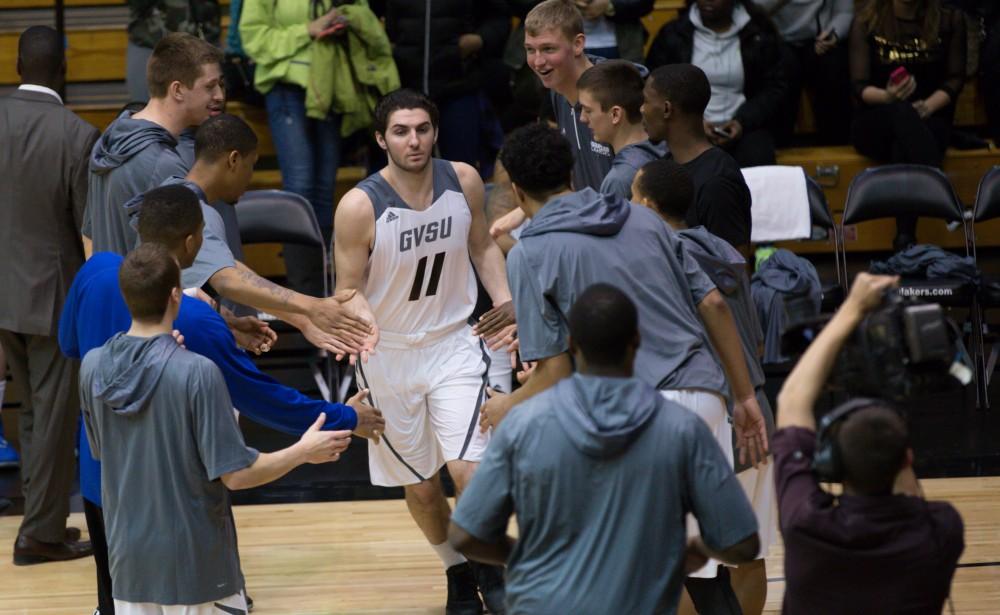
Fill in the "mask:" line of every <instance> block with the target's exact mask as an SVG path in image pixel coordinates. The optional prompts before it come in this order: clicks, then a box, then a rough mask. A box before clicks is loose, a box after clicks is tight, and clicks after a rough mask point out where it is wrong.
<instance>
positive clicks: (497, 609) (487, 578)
mask: <svg viewBox="0 0 1000 615" xmlns="http://www.w3.org/2000/svg"><path fill="white" fill-rule="evenodd" d="M470 563H471V564H472V571H473V573H474V574H475V575H476V583H477V584H478V585H479V593H480V594H482V596H483V602H485V603H486V609H487V610H488V611H489V612H490V613H491V615H505V614H506V612H507V607H506V606H505V604H504V602H505V597H506V591H505V590H504V586H505V584H504V579H503V567H502V566H489V565H487V564H478V563H475V562H470Z"/></svg>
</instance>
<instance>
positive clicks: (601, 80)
mask: <svg viewBox="0 0 1000 615" xmlns="http://www.w3.org/2000/svg"><path fill="white" fill-rule="evenodd" d="M642 88H643V80H642V75H640V74H639V69H637V68H636V67H635V64H632V63H631V62H629V61H628V60H607V61H605V62H600V63H598V64H595V65H593V66H591V67H590V68H588V69H587V70H585V71H584V72H583V74H582V75H580V79H578V80H577V82H576V89H577V90H584V91H586V92H589V93H590V95H591V96H593V97H594V98H595V99H596V100H597V103H598V104H599V105H601V111H607V110H608V109H610V108H611V107H615V106H618V107H621V108H622V109H624V110H625V118H626V120H627V121H628V123H629V124H638V123H639V122H641V121H642V113H641V112H640V110H639V108H640V107H642Z"/></svg>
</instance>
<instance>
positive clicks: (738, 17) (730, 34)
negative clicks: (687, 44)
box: [688, 2, 750, 39]
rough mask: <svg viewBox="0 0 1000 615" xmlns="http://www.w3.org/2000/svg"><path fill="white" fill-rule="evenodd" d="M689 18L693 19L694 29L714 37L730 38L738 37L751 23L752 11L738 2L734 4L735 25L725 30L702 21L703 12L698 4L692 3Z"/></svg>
mask: <svg viewBox="0 0 1000 615" xmlns="http://www.w3.org/2000/svg"><path fill="white" fill-rule="evenodd" d="M688 19H690V20H691V25H693V26H694V29H695V30H697V31H698V32H700V33H702V34H706V35H708V36H710V37H713V38H718V39H729V38H736V37H738V36H739V35H740V31H741V30H742V29H743V28H745V27H746V25H747V24H748V23H750V13H749V12H747V10H746V8H745V7H744V6H743V5H742V4H740V3H738V2H736V3H734V4H733V27H731V28H729V29H728V30H726V31H725V32H716V31H715V30H712V29H710V28H707V27H705V24H704V23H702V21H701V13H700V12H699V11H698V5H697V4H692V5H691V8H690V9H689V11H688Z"/></svg>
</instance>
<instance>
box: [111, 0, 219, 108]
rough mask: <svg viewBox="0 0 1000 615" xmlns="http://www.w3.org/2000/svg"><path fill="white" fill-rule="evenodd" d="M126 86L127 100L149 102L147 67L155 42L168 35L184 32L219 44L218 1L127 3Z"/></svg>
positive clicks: (138, 0)
mask: <svg viewBox="0 0 1000 615" xmlns="http://www.w3.org/2000/svg"><path fill="white" fill-rule="evenodd" d="M128 9H129V11H128V12H129V21H128V47H127V51H126V56H125V58H126V62H125V63H126V69H125V86H126V88H127V89H128V99H129V100H130V101H141V102H145V101H147V100H149V96H150V93H149V89H148V88H147V87H146V82H147V76H146V72H147V64H148V63H149V58H150V56H152V54H153V49H154V48H155V47H156V45H157V43H159V42H160V40H161V39H162V38H163V37H164V36H166V35H167V34H170V33H171V32H186V33H188V34H192V35H194V36H197V37H198V38H201V39H203V40H205V41H207V42H209V43H211V44H212V45H216V46H218V45H219V36H220V34H221V32H222V26H221V22H220V11H219V1H218V0H128Z"/></svg>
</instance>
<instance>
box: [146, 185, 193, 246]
mask: <svg viewBox="0 0 1000 615" xmlns="http://www.w3.org/2000/svg"><path fill="white" fill-rule="evenodd" d="M202 222H204V217H203V216H202V213H201V204H200V203H199V202H198V197H197V195H195V193H194V192H193V191H192V190H191V189H190V188H188V187H186V186H184V185H182V184H171V185H169V186H160V187H159V188H154V189H152V190H150V191H149V192H147V193H146V194H145V195H143V197H142V204H141V205H140V206H139V239H140V240H142V243H143V244H146V243H156V244H160V245H161V246H164V247H166V248H167V249H169V250H173V249H174V248H176V247H177V246H178V245H179V244H180V242H182V241H184V239H185V238H186V237H187V236H188V235H193V234H195V233H197V232H198V227H199V225H201V223H202Z"/></svg>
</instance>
